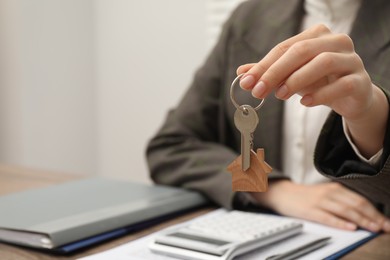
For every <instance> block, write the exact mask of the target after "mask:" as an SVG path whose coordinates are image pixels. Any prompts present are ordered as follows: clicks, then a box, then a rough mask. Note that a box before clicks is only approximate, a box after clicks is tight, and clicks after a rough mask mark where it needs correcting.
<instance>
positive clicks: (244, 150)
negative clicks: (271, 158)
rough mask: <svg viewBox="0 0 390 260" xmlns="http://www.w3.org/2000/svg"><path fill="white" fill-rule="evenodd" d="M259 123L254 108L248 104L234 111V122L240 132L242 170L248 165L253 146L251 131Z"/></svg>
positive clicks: (246, 168) (247, 167)
mask: <svg viewBox="0 0 390 260" xmlns="http://www.w3.org/2000/svg"><path fill="white" fill-rule="evenodd" d="M258 123H259V117H258V115H257V113H256V110H255V109H254V108H253V107H251V106H249V105H242V106H240V107H239V109H237V110H236V112H235V113H234V124H235V125H236V127H237V129H238V130H239V131H240V132H241V159H242V164H241V166H242V170H243V171H246V170H248V169H249V167H250V162H251V157H250V155H251V153H250V151H251V149H252V146H253V132H254V131H255V129H256V127H257V125H258Z"/></svg>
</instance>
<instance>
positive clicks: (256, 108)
mask: <svg viewBox="0 0 390 260" xmlns="http://www.w3.org/2000/svg"><path fill="white" fill-rule="evenodd" d="M242 76H244V73H242V74H240V75H238V76H237V77H236V78H235V79H234V80H233V82H232V85H231V86H230V99H231V100H232V102H233V105H234V106H235V107H236V109H240V110H244V112H245V108H244V109H243V108H241V106H240V105H239V104H238V103H237V102H236V100H235V98H234V94H233V89H234V86H235V85H236V83H237V81H239V80H240V79H241V78H242ZM264 102H265V98H263V99H262V100H261V102H260V104H258V105H257V107H255V108H254V109H255V110H256V111H257V110H259V109H260V108H261V107H262V106H263V105H264Z"/></svg>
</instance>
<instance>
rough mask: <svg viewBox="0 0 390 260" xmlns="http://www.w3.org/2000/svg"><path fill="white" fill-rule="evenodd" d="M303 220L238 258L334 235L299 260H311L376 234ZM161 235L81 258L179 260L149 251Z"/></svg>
mask: <svg viewBox="0 0 390 260" xmlns="http://www.w3.org/2000/svg"><path fill="white" fill-rule="evenodd" d="M223 212H224V209H217V210H214V211H212V212H210V213H208V214H205V215H203V216H200V217H198V218H207V217H209V216H211V215H214V214H221V213H223ZM198 218H195V219H193V220H190V221H194V220H196V219H198ZM190 221H188V222H190ZM299 221H300V222H302V223H303V225H304V228H303V232H302V234H300V235H297V236H293V237H291V238H289V239H285V240H283V241H281V242H278V243H273V244H272V245H270V246H266V247H262V248H259V249H256V250H254V251H251V252H249V253H247V254H244V255H241V256H239V257H237V258H235V259H239V260H244V259H245V260H257V259H265V258H267V257H269V256H272V255H275V254H280V253H283V252H286V251H288V250H291V249H294V248H297V247H299V246H301V245H303V244H306V243H308V242H310V241H313V240H316V239H318V238H319V237H327V236H330V237H331V239H330V241H329V243H328V244H326V245H325V246H323V247H321V248H319V249H317V250H315V251H313V252H310V253H308V254H306V255H304V256H301V257H300V258H299V259H307V260H312V259H324V258H327V257H329V256H331V255H334V254H335V253H337V252H340V251H342V250H344V249H345V248H348V247H350V246H351V245H354V244H355V243H358V242H359V241H362V240H364V239H367V238H369V237H372V236H373V235H374V234H373V233H371V232H368V231H365V230H357V231H345V230H340V229H336V228H332V227H328V226H324V225H321V224H317V223H313V222H310V221H305V220H300V219H299ZM188 222H186V223H181V224H178V225H176V226H180V225H185V224H187V223H188ZM157 234H158V232H156V233H153V234H151V235H148V236H145V237H143V238H141V239H138V240H135V241H132V242H129V243H127V244H124V245H121V246H119V247H116V248H113V249H111V250H107V251H105V252H102V253H98V254H94V255H91V256H87V257H83V258H80V259H79V260H105V259H116V260H125V259H126V260H173V259H176V258H173V257H168V256H162V255H158V254H155V253H152V252H151V251H150V250H149V248H148V245H149V244H150V243H151V242H152V241H153V239H154V237H155V236H156V235H157Z"/></svg>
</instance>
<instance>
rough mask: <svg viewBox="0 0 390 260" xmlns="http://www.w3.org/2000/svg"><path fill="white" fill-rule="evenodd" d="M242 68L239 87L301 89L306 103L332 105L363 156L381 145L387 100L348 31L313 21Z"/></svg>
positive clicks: (280, 92)
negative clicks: (306, 28)
mask: <svg viewBox="0 0 390 260" xmlns="http://www.w3.org/2000/svg"><path fill="white" fill-rule="evenodd" d="M242 73H244V74H245V75H244V76H243V77H242V78H241V81H240V85H241V87H242V88H244V89H247V90H251V91H252V95H253V96H255V97H257V98H265V97H266V96H267V95H269V94H270V93H271V92H273V91H275V95H276V97H277V98H279V99H282V100H286V99H288V98H289V97H291V96H292V95H294V94H299V95H301V96H302V99H301V103H302V104H303V105H305V106H308V107H311V106H317V105H326V106H329V107H330V108H332V109H333V110H334V111H335V112H337V113H338V114H339V115H341V116H343V117H344V119H345V121H346V123H347V126H348V129H349V131H350V133H351V135H352V138H353V141H354V142H355V144H356V145H357V147H358V148H359V149H360V151H361V153H362V154H363V156H366V157H368V158H369V157H370V156H372V155H373V154H375V153H376V152H378V151H379V150H380V149H381V148H382V145H383V139H384V135H385V129H386V123H387V117H388V110H389V109H388V101H387V98H386V96H385V95H384V93H383V92H382V91H381V90H380V89H379V88H378V87H376V86H375V85H374V84H373V83H372V82H371V79H370V77H369V75H368V73H367V71H366V70H365V67H364V64H363V62H362V60H361V59H360V57H359V55H358V54H357V53H356V52H355V50H354V45H353V42H352V40H351V38H350V37H349V36H347V35H345V34H333V33H331V32H330V31H329V29H328V28H327V27H325V26H324V25H317V26H314V27H312V28H310V29H308V30H306V31H304V32H302V33H300V34H298V35H296V36H294V37H292V38H289V39H287V40H286V41H284V42H282V43H280V44H278V45H277V46H276V47H274V48H273V49H272V50H271V51H270V52H269V53H268V54H267V55H266V56H265V57H264V58H263V59H262V60H260V61H259V62H258V63H252V64H245V65H242V66H240V67H239V68H238V69H237V74H242ZM367 136H369V137H370V138H367Z"/></svg>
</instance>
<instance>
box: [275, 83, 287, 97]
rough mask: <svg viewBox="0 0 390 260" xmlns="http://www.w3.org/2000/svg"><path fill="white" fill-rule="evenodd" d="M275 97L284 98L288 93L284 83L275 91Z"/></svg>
mask: <svg viewBox="0 0 390 260" xmlns="http://www.w3.org/2000/svg"><path fill="white" fill-rule="evenodd" d="M275 95H276V97H277V98H279V99H284V98H286V97H287V95H288V88H287V86H286V85H282V86H281V87H280V88H279V89H278V90H277V91H276V93H275Z"/></svg>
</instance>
